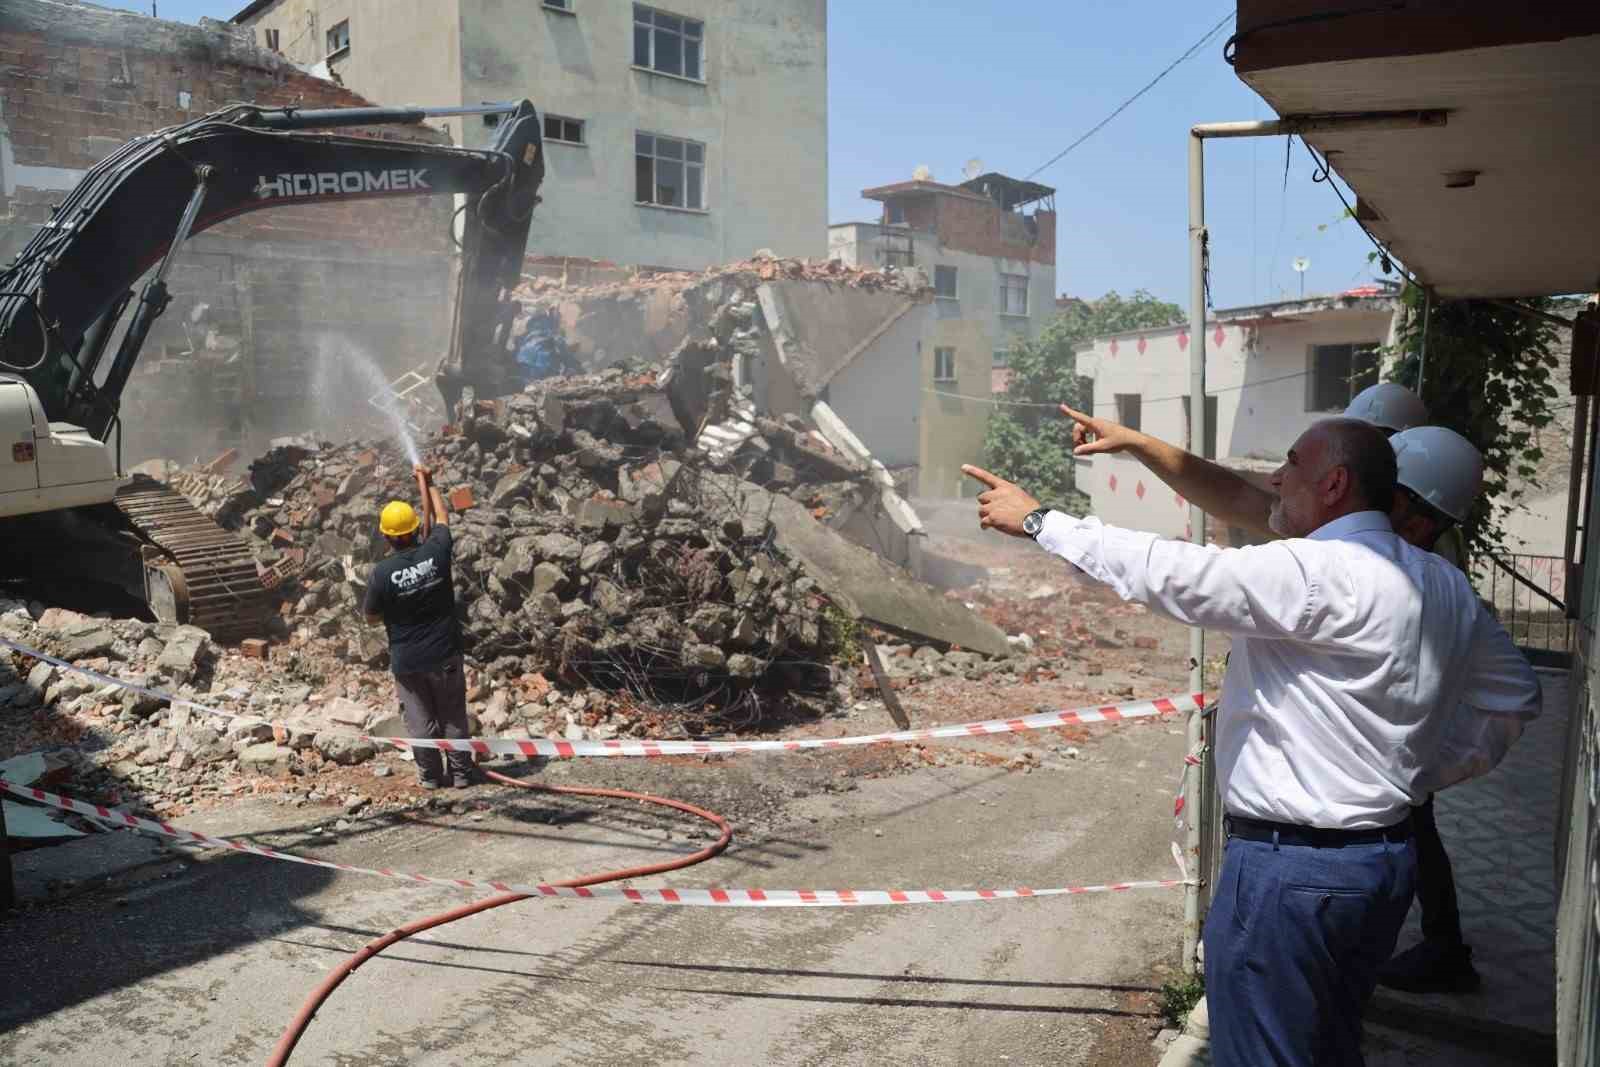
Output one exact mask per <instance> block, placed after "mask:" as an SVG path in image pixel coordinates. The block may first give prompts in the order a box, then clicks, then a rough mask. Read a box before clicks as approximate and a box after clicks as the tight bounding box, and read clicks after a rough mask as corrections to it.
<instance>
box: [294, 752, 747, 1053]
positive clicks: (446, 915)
mask: <svg viewBox="0 0 1600 1067" xmlns="http://www.w3.org/2000/svg"><path fill="white" fill-rule="evenodd" d="M487 775H488V777H489V778H490V779H491V780H493V781H496V782H501V783H503V784H505V785H510V786H515V787H517V788H518V789H531V790H534V791H536V792H540V793H560V794H563V795H566V796H579V797H609V798H611V799H614V800H637V801H640V802H641V803H645V804H655V805H658V806H661V807H666V808H674V809H676V810H678V811H682V812H686V813H688V814H690V815H694V816H697V817H698V818H701V819H705V820H706V821H707V822H709V823H711V824H712V825H714V826H716V827H717V829H719V830H720V831H721V835H720V836H719V837H718V838H717V840H716V841H714V842H712V843H711V844H710V845H708V846H706V847H705V848H703V849H701V850H700V851H698V852H694V853H691V854H689V855H687V856H683V857H681V858H679V859H675V860H669V861H667V862H665V863H654V864H649V865H647V866H644V867H629V868H627V869H626V870H618V871H602V872H600V873H599V874H589V875H584V876H583V877H581V878H573V879H571V880H570V881H566V882H552V883H551V884H552V885H557V886H566V887H572V888H576V887H578V886H586V885H599V884H601V883H602V882H618V881H621V880H623V879H625V878H643V877H645V876H647V875H652V874H664V873H665V872H667V871H676V870H682V869H683V868H684V867H692V866H694V865H695V864H697V863H704V862H705V861H706V860H708V859H710V858H711V857H713V856H715V855H717V854H718V853H720V852H722V851H723V850H724V849H726V848H727V847H728V845H729V844H731V843H732V841H733V827H731V826H730V825H728V820H727V819H724V818H723V817H722V816H721V815H718V814H717V813H716V812H714V811H707V810H706V809H704V808H698V807H695V806H694V805H693V804H689V803H686V802H684V801H682V800H672V799H669V798H667V797H658V796H651V795H650V794H648V793H635V792H632V791H631V790H627V789H600V788H597V787H594V786H578V785H543V784H539V783H535V782H525V781H523V780H521V779H520V778H511V777H508V776H507V775H504V774H499V773H496V772H494V771H489V772H487ZM527 899H528V895H527V894H526V893H506V894H502V895H501V896H497V897H488V898H486V899H484V900H479V901H474V902H473V903H471V904H465V905H463V906H461V907H459V908H452V909H451V910H449V911H442V912H440V913H439V914H437V915H430V916H428V917H427V918H423V919H416V920H414V921H412V922H408V923H406V924H405V925H404V926H401V927H398V928H396V929H394V930H391V931H390V932H389V933H387V934H384V935H383V936H382V937H379V938H376V939H374V940H372V941H369V942H367V944H365V945H363V946H362V948H361V950H360V951H359V952H357V953H356V954H355V955H353V956H351V957H350V958H349V959H347V960H345V961H344V962H343V963H341V964H340V965H339V966H338V967H336V968H335V969H334V970H333V972H332V973H331V974H329V975H328V977H327V978H325V979H323V981H322V983H321V984H320V985H318V986H317V988H316V989H314V990H312V992H311V995H310V996H309V997H307V998H306V1001H305V1003H304V1004H302V1005H301V1007H300V1011H299V1012H298V1013H297V1014H296V1015H295V1017H294V1019H293V1020H292V1021H291V1022H290V1023H289V1025H288V1027H287V1028H286V1029H285V1030H284V1031H283V1036H282V1037H280V1038H278V1044H277V1045H276V1046H275V1047H274V1048H273V1050H272V1056H271V1058H270V1059H268V1060H267V1064H268V1067H282V1065H283V1064H286V1063H288V1062H289V1055H290V1053H292V1052H293V1051H294V1047H295V1045H296V1044H298V1043H299V1041H300V1038H301V1036H302V1035H303V1034H304V1033H305V1031H306V1027H308V1026H310V1025H311V1020H312V1018H313V1017H314V1016H315V1015H316V1013H317V1009H318V1008H319V1007H321V1006H322V1003H323V1002H324V1001H325V1000H327V999H328V997H329V996H330V995H331V994H332V993H333V991H334V990H335V989H337V988H339V985H340V984H341V983H342V982H343V981H344V980H345V979H346V978H348V977H350V975H352V974H354V973H355V970H356V968H358V967H360V966H361V965H362V964H363V963H366V962H367V961H368V960H370V959H372V957H374V956H376V955H377V954H378V953H380V952H382V951H383V950H384V949H386V948H388V947H389V946H390V945H393V944H396V943H397V942H400V941H404V940H405V939H406V938H408V937H410V936H411V935H412V934H418V933H421V932H422V931H424V930H431V929H433V928H434V927H435V926H443V925H445V924H446V923H453V922H455V921H456V920H457V919H465V918H466V917H467V916H469V915H476V914H478V913H479V912H482V911H488V910H489V909H491V908H498V907H502V906H504V905H506V904H515V903H516V902H517V901H519V900H527Z"/></svg>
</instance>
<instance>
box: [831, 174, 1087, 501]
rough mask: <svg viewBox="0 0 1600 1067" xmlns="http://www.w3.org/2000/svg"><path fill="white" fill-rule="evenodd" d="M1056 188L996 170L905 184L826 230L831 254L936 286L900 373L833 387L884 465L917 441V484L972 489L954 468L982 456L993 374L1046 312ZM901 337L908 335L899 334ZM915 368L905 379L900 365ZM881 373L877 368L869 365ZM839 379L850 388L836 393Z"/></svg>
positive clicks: (1050, 301)
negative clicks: (866, 213)
mask: <svg viewBox="0 0 1600 1067" xmlns="http://www.w3.org/2000/svg"><path fill="white" fill-rule="evenodd" d="M1054 195H1055V190H1054V189H1051V188H1050V187H1048V186H1044V185H1037V184H1034V183H1032V182H1022V181H1018V180H1016V179H1013V178H1007V177H1005V176H1003V175H1000V174H986V175H983V176H981V177H977V178H974V179H972V180H970V181H967V182H965V183H963V184H962V185H959V186H952V185H943V184H941V183H939V182H934V181H927V180H921V179H918V180H913V181H909V182H901V183H898V184H895V185H886V186H881V187H878V188H873V189H866V190H863V192H862V196H864V197H866V198H867V199H869V200H876V201H879V202H880V203H882V204H883V215H882V218H881V220H880V221H878V222H873V223H868V222H850V223H840V224H837V225H834V226H830V227H829V229H828V254H829V255H830V256H831V257H832V258H834V259H838V260H840V261H842V262H844V263H846V264H848V265H850V266H858V267H878V268H881V267H901V268H909V267H915V268H917V269H919V270H921V271H922V272H923V273H924V274H925V275H926V276H927V279H928V282H929V283H930V284H931V285H932V287H933V291H934V296H935V299H934V313H933V314H932V315H931V316H929V317H928V318H927V320H926V322H925V325H924V326H923V328H922V330H921V332H920V336H918V337H917V338H916V341H915V347H914V349H912V348H911V347H910V346H909V345H908V348H907V351H906V352H905V354H904V360H905V363H904V367H905V368H906V370H905V371H899V372H896V373H894V374H893V375H892V379H893V380H892V381H890V380H889V379H887V378H885V379H883V380H879V379H878V378H874V379H872V380H870V381H869V380H866V379H862V380H859V381H857V380H854V379H852V380H850V381H849V382H841V383H839V387H836V388H833V389H831V390H830V402H831V403H833V404H834V406H835V407H836V408H838V409H839V410H840V411H846V410H849V411H851V412H852V415H853V417H851V418H850V423H851V425H852V426H854V427H857V428H858V432H860V433H862V434H863V439H864V440H865V439H867V438H868V437H876V438H877V439H876V440H866V443H867V444H868V446H869V447H871V448H872V449H873V451H874V453H876V454H878V455H879V456H880V458H883V459H884V462H886V463H887V462H890V459H889V458H888V457H889V456H899V455H900V454H902V452H903V451H904V443H905V442H906V441H908V440H910V439H911V438H912V436H913V435H914V438H915V440H916V442H917V446H916V458H915V462H916V464H917V466H918V474H917V479H916V486H915V489H914V492H915V493H916V495H918V496H922V497H959V496H964V495H970V494H971V491H972V490H971V487H970V485H969V484H967V483H968V481H969V480H968V479H966V478H965V477H963V476H962V474H961V465H962V464H963V463H970V462H972V461H974V460H975V459H979V458H981V457H982V455H983V439H984V432H985V430H986V429H987V427H988V424H989V414H990V412H991V411H993V408H994V404H993V402H992V400H991V392H992V381H993V371H994V369H995V368H996V367H1001V368H1003V367H1004V366H1005V362H1006V353H1007V351H1008V350H1009V348H1010V346H1011V345H1013V344H1015V343H1016V342H1017V341H1018V340H1019V339H1031V338H1034V337H1037V336H1038V335H1039V332H1040V331H1041V330H1042V329H1043V328H1044V325H1045V323H1047V322H1048V321H1049V320H1050V318H1051V316H1053V315H1054V314H1055V286H1056V267H1055V247H1056V236H1055V233H1056V216H1055V207H1054ZM908 340H909V339H908ZM913 368H914V371H915V373H914V375H913V374H912V373H909V371H910V370H911V369H913ZM872 371H873V372H874V373H875V374H878V375H880V376H881V375H883V374H884V373H885V370H884V368H883V366H882V365H881V364H875V365H874V366H873V367H872ZM845 385H849V386H850V387H851V388H852V389H854V390H855V391H856V392H855V395H853V396H852V397H851V398H850V399H848V400H847V399H845V397H844V393H845V388H844V386H845Z"/></svg>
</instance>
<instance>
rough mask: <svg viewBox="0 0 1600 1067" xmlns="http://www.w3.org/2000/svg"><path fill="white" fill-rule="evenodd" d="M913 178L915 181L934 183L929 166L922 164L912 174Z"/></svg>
mask: <svg viewBox="0 0 1600 1067" xmlns="http://www.w3.org/2000/svg"><path fill="white" fill-rule="evenodd" d="M911 178H912V180H913V181H919V182H926V181H932V180H933V171H931V170H929V169H928V165H927V164H926V163H922V164H919V165H918V166H917V169H916V170H914V171H912V172H911Z"/></svg>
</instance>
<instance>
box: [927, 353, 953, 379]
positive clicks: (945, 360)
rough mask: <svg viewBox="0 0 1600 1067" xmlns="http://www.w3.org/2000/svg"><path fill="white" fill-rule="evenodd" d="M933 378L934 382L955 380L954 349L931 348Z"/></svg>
mask: <svg viewBox="0 0 1600 1067" xmlns="http://www.w3.org/2000/svg"><path fill="white" fill-rule="evenodd" d="M933 380H934V381H936V382H953V381H955V380H956V350H955V349H953V348H935V349H934V350H933Z"/></svg>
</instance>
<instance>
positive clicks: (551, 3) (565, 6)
mask: <svg viewBox="0 0 1600 1067" xmlns="http://www.w3.org/2000/svg"><path fill="white" fill-rule="evenodd" d="M544 6H545V7H548V8H552V9H554V10H556V11H565V12H566V13H567V14H569V15H571V14H575V12H574V11H573V10H572V0H544Z"/></svg>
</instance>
